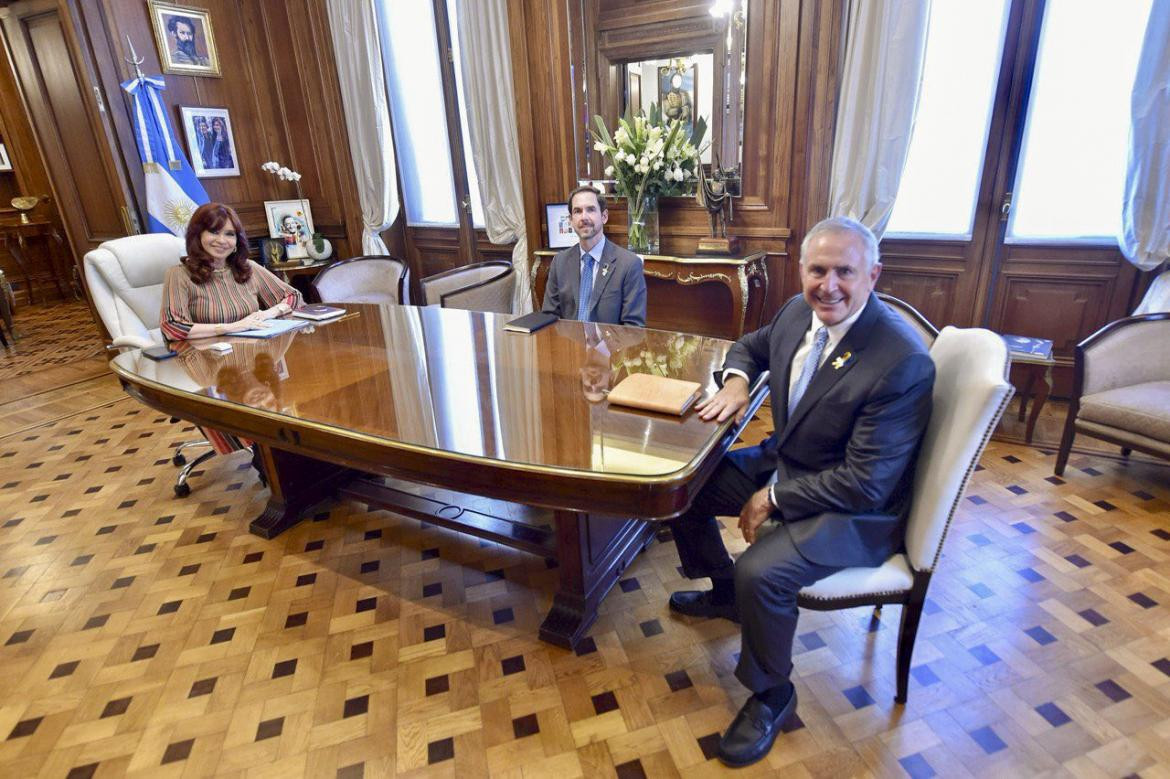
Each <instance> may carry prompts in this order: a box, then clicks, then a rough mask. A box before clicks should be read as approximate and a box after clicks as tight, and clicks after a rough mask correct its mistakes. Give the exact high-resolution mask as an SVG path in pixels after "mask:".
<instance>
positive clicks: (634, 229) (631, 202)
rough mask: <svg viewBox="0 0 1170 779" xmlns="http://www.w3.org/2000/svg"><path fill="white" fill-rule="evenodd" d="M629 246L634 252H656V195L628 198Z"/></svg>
mask: <svg viewBox="0 0 1170 779" xmlns="http://www.w3.org/2000/svg"><path fill="white" fill-rule="evenodd" d="M626 202H627V204H628V205H627V208H628V210H629V218H630V227H629V232H628V235H629V244H628V245H629V248H630V251H632V252H634V253H635V254H658V197H657V196H656V195H645V196H644V197H642V198H641V199H640V200H639V199H638V198H628V199H627V201H626Z"/></svg>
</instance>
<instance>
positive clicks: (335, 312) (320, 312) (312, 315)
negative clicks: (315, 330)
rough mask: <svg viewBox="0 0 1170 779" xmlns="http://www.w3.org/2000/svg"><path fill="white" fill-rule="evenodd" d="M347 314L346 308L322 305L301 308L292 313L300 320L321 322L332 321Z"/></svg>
mask: <svg viewBox="0 0 1170 779" xmlns="http://www.w3.org/2000/svg"><path fill="white" fill-rule="evenodd" d="M344 313H345V309H344V308H337V307H336V306H323V305H320V304H315V305H308V306H301V307H300V308H298V309H296V310H295V311H293V312H292V315H293V316H295V317H299V318H300V319H312V320H314V321H317V322H319V321H321V320H322V319H332V318H333V317H336V316H341V315H342V314H344Z"/></svg>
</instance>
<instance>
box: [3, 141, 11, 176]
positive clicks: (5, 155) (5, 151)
mask: <svg viewBox="0 0 1170 779" xmlns="http://www.w3.org/2000/svg"><path fill="white" fill-rule="evenodd" d="M0 170H12V160H10V159H8V149H7V147H5V146H4V144H2V143H0Z"/></svg>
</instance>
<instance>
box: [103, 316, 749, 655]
mask: <svg viewBox="0 0 1170 779" xmlns="http://www.w3.org/2000/svg"><path fill="white" fill-rule="evenodd" d="M345 307H346V309H347V310H348V311H349V313H348V314H347V315H346V316H345V317H344V318H342V319H340V320H338V321H333V322H329V323H325V324H318V325H316V326H314V327H313V328H312V329H306V330H300V331H295V332H292V333H289V334H286V335H283V336H280V337H278V338H274V339H269V340H253V339H246V338H234V339H227V340H229V341H230V342H231V343H232V344H233V345H234V350H233V351H232V352H230V353H228V354H226V355H221V354H218V353H216V352H214V351H210V350H202V349H199V348H195V347H197V346H198V342H194V343H192V344H183V345H181V346H183V347H186V349H185V351H184V352H183V353H182V354H180V355H179V357H176V358H174V359H171V360H168V361H164V362H153V361H151V360H148V359H146V358H144V357H143V356H142V355H141V353H140V352H138V351H137V350H135V351H130V352H126V353H123V354H121V355H119V356H118V357H116V358H115V359H114V360H113V361H112V367H113V369H114V371H115V373H116V374H117V375H118V377H119V379H120V381H121V383H122V385H123V387H124V388H125V389H126V391H127V392H129V393H130V394H131V395H133V396H134V397H136V398H138V399H139V400H141V401H142V402H144V403H146V404H147V405H149V406H151V407H153V408H156V409H159V410H161V411H163V412H165V413H167V414H171V415H174V416H177V417H180V418H182V419H186V420H190V421H192V422H195V423H198V424H200V425H206V426H210V427H214V428H218V429H221V430H227V431H231V432H233V433H236V434H238V435H241V436H245V437H247V438H250V439H252V440H254V441H256V442H257V444H258V445H259V448H260V453H261V459H262V462H263V466H264V469H265V471H266V473H267V477H268V480H269V486H270V489H271V497H270V499H269V502H268V505H267V507H266V509H265V511H264V512H263V513H262V514H261V515H260V516H259V517H258V518H257V519H256V520H255V521H254V522H253V523H252V525H251V531H252V532H253V533H256V534H258V535H261V536H264V537H265V538H271V537H273V536H275V535H276V534H278V533H280V532H281V531H282V530H284V529H286V528H288V527H291V526H292V525H293V524H295V523H296V522H297V521H299V520H300V518H301V515H302V514H303V513H306V512H307V511H308V510H309V509H310V508H311V507H312V506H314V505H315V504H317V503H319V502H320V501H321V500H323V499H326V498H329V497H330V496H332V495H340V496H342V497H350V498H353V499H356V500H359V501H362V502H365V503H368V504H370V505H371V507H387V508H392V509H393V510H394V511H396V512H398V513H401V514H404V515H407V516H411V517H414V518H417V519H420V520H423V521H426V522H431V523H435V524H438V525H441V526H445V527H450V528H457V529H459V530H461V531H464V532H468V533H471V534H473V535H476V536H479V537H482V538H487V539H490V540H492V541H495V542H498V543H502V544H506V545H508V546H511V547H515V548H519V549H522V550H526V551H528V552H532V553H534V554H538V555H541V556H543V557H545V558H548V559H555V560H556V561H557V563H558V564H559V570H560V585H559V589H558V591H557V593H556V595H555V597H554V599H553V606H552V609H551V611H550V613H549V615H548V617H547V618H546V620H545V621H544V623H543V625H542V626H541V630H540V635H541V638H543V639H545V640H547V641H550V642H552V643H555V644H558V645H561V646H567V647H572V646H574V645H575V644H576V642H577V641H578V640H580V639H581V638H582V637H584V635H585V632H586V630H587V629H588V628H589V625H590V624H591V623H592V622H593V620H594V619H595V618H596V613H597V606H598V604H599V603H600V601H601V599H602V598H603V597H604V596H605V594H606V592H608V591H609V589H610V588H611V587H612V586H613V584H614V583H615V582H616V581H617V579H618V577H619V576H620V575H621V573H622V571H623V570H624V569H625V567H626V566H627V565H629V563H630V562H631V561H632V560H633V559H634V557H635V556H636V555H637V554H638V552H640V551H641V550H642V549H643V548H644V547H645V546H646V545H647V544H648V543H649V542H650V540H651V539H652V538H653V533H654V526H653V523H651V522H647V521H645V520H650V519H662V518H668V517H672V516H675V515H677V514H678V513H680V512H681V511H683V510H684V509H685V508H686V507H687V506H688V505H689V504H690V502H691V501H692V499H693V498H694V495H695V493H696V491H697V490H698V489H699V487H700V486H701V485H702V484H703V482H704V481H705V480H706V478H707V476H708V475H709V474H710V473H711V471H712V469H713V468H714V467H715V465H716V463H717V462H718V460H719V458H720V457H721V456H722V455H723V453H724V452H725V451H726V450H727V449H728V448H729V447H730V446H731V444H732V443H733V442H734V441H735V438H736V436H737V435H738V433H739V430H738V429H737V428H736V427H735V426H733V425H732V424H731V423H730V422H727V423H723V424H716V423H714V422H703V421H701V420H700V419H699V418H698V417H697V416H696V415H695V414H694V412H691V413H689V414H687V415H686V416H685V417H683V418H681V419H680V418H677V417H667V416H662V415H657V414H652V413H640V412H636V411H632V410H622V409H619V408H618V407H612V408H611V407H610V406H609V404H608V401H606V400H605V399H604V395H603V394H602V393H601V390H604V389H606V388H608V387H611V386H613V384H615V383H616V382H617V381H618V380H620V379H621V378H622V377H624V376H625V375H627V374H628V373H629V372H645V371H654V372H658V373H662V374H664V375H669V376H674V377H678V378H684V379H693V380H696V381H699V382H701V383H702V384H703V385H704V386H705V387H708V388H710V385H711V383H712V374H713V371H715V370H716V369H718V368H719V367H720V366H721V365H722V363H723V357H724V354H725V353H726V351H727V349H728V348H729V347H730V345H731V344H730V342H728V341H724V340H720V339H715V338H708V337H703V336H692V335H680V334H676V333H670V332H664V331H657V330H643V329H641V328H630V327H618V326H610V325H587V324H583V323H581V322H575V321H563V322H558V323H556V324H555V325H552V326H550V327H547V328H545V329H543V330H540V331H539V332H537V333H535V334H532V335H523V334H517V333H510V332H506V331H504V330H503V329H502V328H503V325H504V323H505V322H506V321H507V320H508V319H509V318H510V317H506V316H498V315H494V314H485V313H476V312H467V311H458V310H451V309H441V308H437V307H425V308H424V307H413V306H390V305H384V306H377V305H357V304H345ZM765 392H766V389H764V388H760V389H758V390H757V392H756V393H755V395H754V397H753V400H754V404H755V405H756V406H758V404H759V402H760V401H762V399H763V395H764V393H765ZM748 418H750V415H749V417H748Z"/></svg>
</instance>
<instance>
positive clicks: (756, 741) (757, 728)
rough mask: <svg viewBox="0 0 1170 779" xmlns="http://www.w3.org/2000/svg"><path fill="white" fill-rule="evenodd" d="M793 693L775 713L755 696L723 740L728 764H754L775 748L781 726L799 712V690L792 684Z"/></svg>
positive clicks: (721, 746)
mask: <svg viewBox="0 0 1170 779" xmlns="http://www.w3.org/2000/svg"><path fill="white" fill-rule="evenodd" d="M788 689H789V691H790V692H791V694H790V695H789V696H788V702H787V703H785V704H784V705H783V706H782V707H781V708H780V710H779V711H776V712H773V711H772V709H770V708H769V707H768V706H767V705H766V704H765V703H764V702H763V701H761V700H760V699H759V698H757V697H756V696H754V695H753V696H751V697H750V698H748V699H747V702H746V703H745V704H744V705H743V708H741V709H740V710H739V714H736V715H735V719H734V720H732V721H731V727H729V728H728V729H727V732H726V733H724V734H723V738H721V739H719V759H720V760H721V761H723V762H724V763H725V764H726V765H729V766H733V767H739V766H745V765H751V764H752V763H754V762H756V761H757V760H759V759H760V758H761V757H763V756H764V755H766V754H768V751H769V750H770V749H771V748H772V744H773V742H775V741H776V736H777V735H779V734H780V726H781V725H783V724H784V722H785V720H787V719H788V718H789V717H790V716H792V712H794V711H795V710H796V688H795V687H793V686H792V682H789V683H788Z"/></svg>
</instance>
